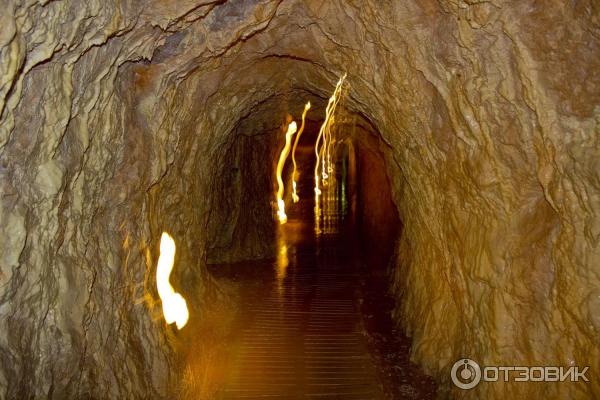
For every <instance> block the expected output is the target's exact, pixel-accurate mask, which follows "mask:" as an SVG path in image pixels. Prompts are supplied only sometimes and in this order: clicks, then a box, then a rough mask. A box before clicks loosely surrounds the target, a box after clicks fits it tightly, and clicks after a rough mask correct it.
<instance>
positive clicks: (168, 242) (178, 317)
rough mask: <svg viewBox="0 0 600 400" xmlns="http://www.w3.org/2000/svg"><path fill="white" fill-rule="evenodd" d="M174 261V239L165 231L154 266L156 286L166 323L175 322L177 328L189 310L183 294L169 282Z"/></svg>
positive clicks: (184, 321) (185, 322) (183, 322)
mask: <svg viewBox="0 0 600 400" xmlns="http://www.w3.org/2000/svg"><path fill="white" fill-rule="evenodd" d="M174 262H175V241H174V240H173V238H172V237H171V236H170V235H169V234H168V233H166V232H163V234H162V236H161V238H160V255H159V257H158V266H157V267H156V286H157V289H158V295H159V296H160V300H161V302H162V309H163V315H164V316H165V321H167V324H169V325H170V324H172V323H173V322H175V324H176V325H177V329H181V328H183V327H184V326H185V324H187V321H188V318H189V312H188V308H187V304H186V302H185V299H184V298H183V296H181V295H180V294H179V293H176V292H175V289H173V286H171V284H170V283H169V276H170V275H171V271H172V270H173V263H174Z"/></svg>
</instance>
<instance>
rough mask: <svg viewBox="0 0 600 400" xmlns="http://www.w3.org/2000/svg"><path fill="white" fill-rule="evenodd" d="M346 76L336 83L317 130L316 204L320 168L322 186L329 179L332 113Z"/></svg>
mask: <svg viewBox="0 0 600 400" xmlns="http://www.w3.org/2000/svg"><path fill="white" fill-rule="evenodd" d="M346 75H347V74H344V75H343V76H342V77H341V78H340V79H339V81H338V83H337V85H336V86H335V90H334V91H333V95H332V96H331V97H330V98H329V101H328V102H327V107H326V108H325V120H324V121H323V124H322V125H321V129H320V130H319V135H318V136H317V141H316V143H315V155H316V157H317V163H316V165H315V194H316V198H315V199H316V200H317V202H318V199H319V197H318V196H319V195H320V194H321V189H320V187H319V186H320V185H319V182H320V179H319V168H321V177H322V178H323V182H322V183H323V185H325V184H326V181H327V179H328V178H329V175H328V171H329V172H331V171H330V170H331V168H332V167H331V153H330V148H329V147H330V146H329V141H330V139H331V125H332V123H333V113H334V112H335V108H336V107H337V104H338V102H339V101H340V93H341V91H342V84H343V83H344V80H345V79H346ZM321 142H322V143H321Z"/></svg>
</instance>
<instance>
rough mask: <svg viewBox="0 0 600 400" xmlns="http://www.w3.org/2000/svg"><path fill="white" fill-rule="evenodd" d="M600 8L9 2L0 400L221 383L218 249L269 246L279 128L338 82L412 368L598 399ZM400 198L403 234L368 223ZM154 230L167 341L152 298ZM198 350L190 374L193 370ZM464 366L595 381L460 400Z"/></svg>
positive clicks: (226, 289) (228, 320)
mask: <svg viewBox="0 0 600 400" xmlns="http://www.w3.org/2000/svg"><path fill="white" fill-rule="evenodd" d="M598 13H599V9H598V6H597V2H595V1H593V0H578V1H573V2H564V1H563V2H561V1H547V2H540V1H535V0H523V1H474V0H473V1H471V0H469V1H462V0H423V1H421V0H407V1H387V2H386V1H373V0H364V1H360V2H356V1H349V0H331V1H325V2H324V1H321V0H286V1H281V0H257V1H250V0H226V1H201V0H181V1H163V0H136V1H133V0H119V1H117V0H108V1H98V0H90V1H86V2H83V1H80V0H62V1H38V2H32V1H24V0H8V1H5V2H4V3H3V12H2V13H0V222H1V223H0V232H1V236H2V238H3V240H2V241H0V326H1V327H2V328H0V397H2V398H8V399H21V398H56V399H64V398H102V399H105V398H110V399H116V398H140V399H148V398H173V397H174V395H177V394H179V392H178V390H179V388H180V386H179V385H180V383H181V382H182V380H184V381H185V380H194V377H208V376H210V374H211V373H212V374H215V375H223V374H224V371H222V370H221V369H220V368H219V366H220V365H225V360H221V359H220V358H219V356H218V354H225V353H224V352H220V351H219V352H212V351H211V350H212V349H218V348H219V347H220V346H222V343H223V340H222V338H224V337H226V336H227V335H229V332H233V331H235V329H233V328H234V324H235V318H234V317H233V316H234V315H235V312H236V310H235V306H234V305H235V304H239V303H238V301H239V298H240V296H241V294H242V287H238V286H236V285H235V284H234V283H231V282H230V283H231V284H225V283H223V282H219V280H218V279H217V278H215V276H213V275H211V274H210V273H209V272H208V271H209V268H208V267H207V264H208V262H210V263H219V262H220V263H231V262H235V261H240V260H245V259H255V260H260V259H264V258H265V257H266V258H268V257H270V256H276V255H277V254H278V253H277V251H278V249H277V235H276V231H274V230H273V226H272V224H273V223H274V221H273V220H272V219H271V217H272V211H273V210H272V208H271V206H270V205H269V202H270V201H272V198H271V195H272V193H273V192H272V191H273V187H272V185H273V181H272V175H270V174H267V172H266V170H267V169H269V168H272V165H268V164H269V163H271V162H275V161H274V160H275V159H276V158H275V156H276V153H277V151H278V149H279V148H280V145H281V143H280V142H278V141H277V140H275V139H274V138H279V139H278V140H280V139H281V136H279V135H277V134H275V133H276V132H277V133H279V134H280V133H281V131H280V129H281V128H282V125H284V124H285V122H286V119H285V115H286V113H289V114H291V115H293V116H294V117H295V118H296V119H297V118H298V114H299V112H300V111H301V110H302V107H303V105H304V101H305V100H308V99H310V100H311V102H314V105H315V110H319V109H320V110H322V108H323V104H322V103H323V102H324V101H325V100H326V99H327V98H328V96H329V95H330V94H331V90H332V88H333V87H334V86H335V83H336V81H337V79H339V77H340V76H341V75H342V74H343V73H344V72H346V73H347V80H348V83H349V87H348V94H347V97H346V103H345V108H346V109H347V110H348V111H349V113H350V114H356V115H359V116H362V117H364V121H363V122H361V123H360V124H363V123H364V126H365V127H366V128H368V129H367V130H368V131H372V132H374V133H376V134H377V135H376V137H377V138H378V141H379V142H378V143H379V144H378V145H377V148H373V147H369V146H368V145H366V144H364V143H363V146H362V147H360V144H359V147H358V149H356V148H355V151H354V154H355V155H357V157H356V158H355V161H356V165H357V166H359V165H360V164H361V160H362V165H363V166H364V165H365V164H366V165H371V168H373V169H375V170H378V168H379V166H380V165H381V164H382V162H383V163H384V165H385V169H386V174H385V177H387V180H388V181H389V184H390V194H391V197H390V198H389V200H390V202H389V203H388V202H387V200H386V203H388V204H387V205H386V204H383V203H381V204H380V203H379V200H377V199H375V198H374V195H373V191H372V190H367V189H366V188H367V187H368V185H369V184H372V183H373V182H383V181H384V180H385V179H384V175H383V174H380V175H377V176H375V175H373V176H372V177H373V178H374V179H372V180H371V181H369V182H363V183H360V182H359V181H360V179H358V180H357V183H356V190H357V191H356V192H354V193H355V194H356V202H355V203H352V202H350V203H349V204H350V205H352V204H355V207H357V208H356V210H359V209H360V207H362V206H365V207H367V206H368V205H369V204H377V206H378V207H377V209H374V208H370V207H369V208H368V209H369V210H370V211H371V212H372V213H371V214H368V213H364V214H363V216H365V215H370V218H367V220H362V222H361V221H360V218H359V217H360V215H361V214H360V213H358V212H357V213H356V215H357V221H356V223H357V225H358V226H359V227H361V228H360V230H361V231H362V233H363V238H367V239H368V238H371V241H376V242H378V243H379V242H386V243H387V241H382V240H375V239H374V238H376V237H377V234H382V235H388V234H391V233H392V232H391V230H392V228H393V229H394V230H396V232H395V235H396V236H397V237H399V241H398V242H396V243H395V247H394V249H393V252H392V250H391V249H390V250H389V251H388V250H386V251H382V252H380V253H384V252H391V253H392V258H391V259H390V262H389V263H388V264H389V271H390V273H391V275H390V276H389V277H388V276H387V275H385V274H384V273H382V274H379V275H383V278H385V280H384V281H383V282H384V284H385V285H384V286H382V292H385V290H384V289H385V288H386V287H389V286H390V285H391V286H392V291H393V292H392V293H393V298H392V301H391V302H388V300H389V299H388V300H385V299H381V301H382V303H381V304H385V306H382V305H380V308H387V309H393V320H392V322H390V326H391V327H390V330H392V331H393V334H392V335H393V336H395V337H401V336H402V333H401V332H406V333H407V334H408V335H409V336H410V338H411V344H412V345H411V348H410V350H409V351H410V358H411V360H412V361H414V363H415V364H417V365H418V366H419V368H421V369H422V370H423V371H424V372H425V373H427V374H428V375H430V376H432V377H434V379H435V381H436V384H437V388H438V393H439V395H440V396H441V397H449V398H465V399H475V398H477V399H479V398H490V399H504V398H531V399H545V398H569V399H590V398H598V397H599V393H600V386H599V382H600V379H599V377H598V374H599V371H600V366H598V360H600V346H599V345H598V343H600V340H599V332H600V317H599V316H598V315H599V312H598V310H600V292H599V290H598V288H599V287H600V280H599V279H600V278H599V276H600V273H599V270H598V268H599V266H600V262H599V260H600V253H599V249H600V246H598V238H599V232H600V229H599V226H600V222H599V220H598V216H599V215H600V203H599V198H600V196H599V195H598V193H599V191H600V184H599V181H598V172H597V171H598V159H600V157H599V155H598V146H597V138H598V136H599V134H600V128H599V127H600V117H599V113H600V108H599V104H600V91H599V90H598V88H599V87H600V83H599V79H600V74H598V73H597V71H598V70H599V69H600V65H599V63H600V57H598V54H599V51H600V50H599V49H600V40H599V39H598V38H599V37H600V35H599V34H598V30H599V25H598V20H599V14H598ZM319 102H321V105H319ZM319 114H321V115H322V112H321V113H319ZM340 122H341V121H340ZM350 125H352V124H350ZM265 132H270V134H269V135H268V136H264V134H265ZM255 135H262V139H259V138H256V140H255V138H254V136H255ZM362 136H363V137H365V135H362ZM354 144H356V143H353V145H354ZM251 149H254V150H256V151H251ZM234 161H235V162H236V165H233V163H234ZM265 161H267V162H265ZM226 165H228V166H229V167H228V168H225V166H226ZM349 165H350V163H349ZM254 167H257V168H259V169H260V168H265V170H264V171H263V172H261V173H260V174H257V175H256V176H254V177H251V178H250V179H246V178H245V177H244V176H243V173H244V172H243V171H246V170H248V169H249V168H254ZM358 168H360V167H358ZM366 170H367V169H365V168H363V169H362V170H361V171H362V172H361V173H364V172H365V171H366ZM357 172H360V171H359V170H357ZM357 178H359V175H358V174H357ZM361 188H362V189H363V191H362V192H360V190H361ZM263 189H264V190H263ZM248 194H251V195H248ZM384 198H385V199H387V198H388V196H387V193H383V194H382V196H381V199H384ZM392 203H393V205H394V206H395V208H396V209H397V211H398V221H399V223H398V226H394V225H395V224H396V222H390V223H389V224H387V225H386V227H389V228H390V232H377V231H374V230H373V229H372V228H373V226H371V224H370V223H369V221H374V220H375V219H377V218H381V219H385V220H390V221H391V220H392V219H393V218H390V215H389V214H388V213H387V212H384V210H391V209H392V207H391V204H392ZM290 211H292V210H290ZM367 211H368V210H367ZM298 212H299V213H300V212H301V211H298ZM307 212H310V209H309V210H308V211H307ZM290 215H291V214H290ZM295 217H297V216H295ZM163 232H168V233H169V234H170V235H171V236H172V237H173V240H174V243H175V244H176V246H177V251H176V254H175V257H174V268H173V270H172V273H171V275H170V279H171V284H172V285H173V288H174V290H175V291H176V292H177V293H180V294H181V295H182V296H184V297H185V299H186V300H187V304H188V306H189V314H190V320H189V322H188V325H186V326H185V327H183V328H182V329H181V330H177V328H176V327H175V326H173V325H172V324H167V323H166V321H165V318H164V315H163V312H162V310H161V308H162V303H161V300H160V297H159V293H158V290H157V282H156V280H157V279H156V272H157V261H158V257H159V248H160V239H161V236H162V233H163ZM256 237H260V239H261V240H258V239H257V238H256ZM369 247H370V248H371V247H372V248H375V246H374V245H373V246H369ZM372 265H381V264H372ZM382 271H386V269H385V268H384V267H382ZM365 276H367V275H365ZM387 278H389V279H387ZM370 287H374V285H370ZM369 298H370V297H368V296H366V297H365V303H367V301H368V300H369ZM372 307H375V308H377V305H372ZM192 327H194V329H193V335H192ZM192 336H193V337H194V338H195V339H194V341H190V340H188V339H189V338H190V337H192ZM191 344H194V348H193V350H194V352H195V354H197V355H198V357H197V359H199V361H198V365H200V366H202V365H204V366H209V367H210V368H205V369H204V372H205V374H204V375H202V374H200V375H190V374H189V371H187V370H186V369H185V368H186V367H185V366H186V365H187V364H186V362H185V360H181V358H182V357H183V356H182V355H183V354H186V353H185V352H186V351H188V352H189V351H190V348H189V346H190V345H191ZM379 348H382V347H379ZM186 349H187V350H186ZM376 353H377V351H376V350H374V351H373V352H372V354H376ZM463 357H469V358H470V359H472V360H474V361H477V362H479V363H481V364H488V365H523V366H525V365H530V366H539V365H548V366H551V365H554V366H563V367H567V366H579V367H581V368H583V367H584V366H590V369H589V372H588V373H589V376H588V377H589V378H590V381H589V382H585V381H579V382H564V383H560V384H558V383H555V382H514V381H509V382H498V383H491V382H486V383H485V384H483V383H482V384H479V385H478V386H477V387H475V388H473V389H471V390H469V391H465V390H462V389H460V388H459V387H457V386H456V385H455V384H454V383H453V381H452V379H451V372H452V366H453V365H454V363H456V362H457V360H460V359H461V358H463ZM394 363H395V361H390V364H391V365H392V367H393V364H394ZM400 379H401V378H400ZM223 380H225V378H223V379H221V381H223ZM200 381H201V382H202V381H204V378H203V379H200ZM217 381H219V378H218V376H217V377H215V379H208V378H207V379H206V382H217Z"/></svg>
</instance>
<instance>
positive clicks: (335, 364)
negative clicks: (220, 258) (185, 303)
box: [211, 196, 435, 400]
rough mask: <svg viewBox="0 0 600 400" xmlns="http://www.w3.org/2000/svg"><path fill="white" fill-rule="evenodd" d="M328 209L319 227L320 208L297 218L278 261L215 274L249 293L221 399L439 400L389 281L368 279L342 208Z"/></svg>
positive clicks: (218, 268) (220, 268) (335, 203)
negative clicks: (416, 360) (405, 331)
mask: <svg viewBox="0 0 600 400" xmlns="http://www.w3.org/2000/svg"><path fill="white" fill-rule="evenodd" d="M324 199H326V201H325V202H324V203H323V204H324V205H322V206H321V209H320V210H319V209H317V210H316V211H317V212H318V214H317V215H320V218H317V221H315V220H314V219H313V218H314V215H313V218H307V216H308V215H310V214H312V213H310V212H308V211H307V209H308V207H313V209H315V208H314V203H313V202H308V201H307V202H305V204H304V206H303V207H296V212H293V211H292V212H291V213H290V220H289V222H288V223H287V224H286V225H284V226H282V227H281V229H280V231H279V235H278V254H277V258H276V260H272V261H270V262H252V263H241V264H234V265H215V266H212V267H211V273H212V274H213V275H214V276H215V277H216V278H217V279H218V280H230V281H235V282H237V283H240V284H241V285H240V287H241V288H242V294H241V298H240V308H241V309H240V310H239V313H238V314H239V321H238V323H237V324H236V326H238V327H239V329H238V330H237V331H236V332H235V334H234V337H233V338H232V340H231V346H230V354H231V357H230V362H229V364H230V366H229V367H228V368H227V372H226V374H225V376H224V379H223V380H224V383H223V385H222V387H221V389H220V390H219V393H218V395H217V396H216V398H221V399H252V398H255V399H260V398H270V399H361V400H365V399H387V398H398V399H400V398H407V399H420V398H423V399H427V398H433V397H434V393H435V387H434V385H433V383H432V381H431V379H429V378H428V377H426V376H424V375H422V373H421V372H420V371H419V370H418V369H417V368H416V367H415V366H414V365H411V364H410V362H409V359H408V350H409V347H408V340H407V339H406V338H405V337H403V336H402V334H401V332H397V331H395V330H394V329H395V328H394V326H393V324H392V323H391V319H390V317H389V311H390V309H391V307H392V306H393V302H392V300H391V298H390V297H389V296H387V294H386V293H387V286H386V285H387V280H386V277H385V274H381V273H379V274H370V273H369V270H370V267H373V265H365V262H364V261H365V259H364V254H363V253H361V250H360V246H359V243H358V241H357V240H356V237H355V236H354V234H353V232H354V230H353V227H352V226H350V224H349V223H348V222H347V219H344V215H345V213H344V212H343V207H340V199H339V198H335V196H333V197H330V198H326V197H324ZM310 203H312V204H310ZM370 262H383V261H382V260H378V261H369V260H367V261H366V264H369V263H370ZM376 269H377V268H376ZM377 270H379V271H382V269H381V268H379V269H377Z"/></svg>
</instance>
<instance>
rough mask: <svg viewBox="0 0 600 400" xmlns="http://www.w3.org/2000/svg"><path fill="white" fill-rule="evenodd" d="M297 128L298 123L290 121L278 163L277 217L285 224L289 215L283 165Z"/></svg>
mask: <svg viewBox="0 0 600 400" xmlns="http://www.w3.org/2000/svg"><path fill="white" fill-rule="evenodd" d="M296 129H298V127H297V125H296V121H292V122H290V124H289V125H288V129H287V132H286V133H285V146H284V147H283V150H281V154H280V155H279V162H278V163H277V187H278V188H277V218H279V223H280V224H285V223H286V222H287V215H285V202H284V201H283V190H284V185H283V179H282V178H281V173H282V172H283V166H284V165H285V160H286V159H287V157H288V155H289V154H290V147H291V145H292V136H293V135H294V133H296Z"/></svg>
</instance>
